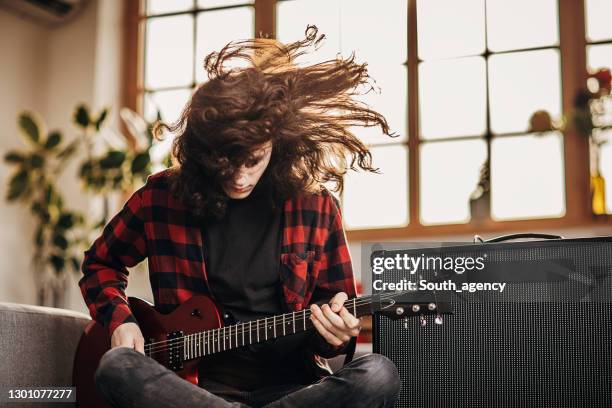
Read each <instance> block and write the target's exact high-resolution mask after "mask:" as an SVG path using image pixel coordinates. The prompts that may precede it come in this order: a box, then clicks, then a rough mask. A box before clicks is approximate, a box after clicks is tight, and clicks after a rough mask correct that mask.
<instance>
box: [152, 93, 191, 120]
mask: <svg viewBox="0 0 612 408" xmlns="http://www.w3.org/2000/svg"><path fill="white" fill-rule="evenodd" d="M191 93H192V90H191V89H178V90H172V91H159V92H149V93H147V94H146V95H145V99H144V113H145V118H146V120H147V121H149V122H152V121H154V120H155V119H156V118H157V111H158V110H159V111H160V112H161V116H162V120H163V121H164V122H174V121H176V120H177V119H178V118H179V116H180V114H181V111H182V110H183V108H184V107H185V104H186V103H187V101H188V100H189V97H190V96H191Z"/></svg>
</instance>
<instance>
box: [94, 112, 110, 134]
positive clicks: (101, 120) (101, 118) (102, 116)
mask: <svg viewBox="0 0 612 408" xmlns="http://www.w3.org/2000/svg"><path fill="white" fill-rule="evenodd" d="M106 115H108V109H107V108H104V110H103V111H102V112H101V113H100V116H98V119H97V120H96V123H95V125H96V130H100V128H101V127H102V123H104V120H105V119H106Z"/></svg>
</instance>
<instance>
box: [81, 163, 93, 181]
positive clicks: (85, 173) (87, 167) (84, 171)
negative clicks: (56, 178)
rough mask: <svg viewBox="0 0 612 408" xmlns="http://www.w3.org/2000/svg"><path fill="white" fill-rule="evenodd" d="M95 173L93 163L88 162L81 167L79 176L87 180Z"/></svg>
mask: <svg viewBox="0 0 612 408" xmlns="http://www.w3.org/2000/svg"><path fill="white" fill-rule="evenodd" d="M92 171H93V163H92V162H90V161H86V162H85V163H83V164H82V165H81V169H80V170H79V176H81V177H83V178H87V177H89V176H90V175H91V173H92Z"/></svg>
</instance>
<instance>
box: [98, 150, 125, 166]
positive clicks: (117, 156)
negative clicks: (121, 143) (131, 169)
mask: <svg viewBox="0 0 612 408" xmlns="http://www.w3.org/2000/svg"><path fill="white" fill-rule="evenodd" d="M124 160H125V152H122V151H119V150H111V151H109V152H108V153H107V154H106V157H104V158H103V159H102V160H100V166H101V167H102V168H103V169H115V168H117V167H121V165H122V164H123V161H124Z"/></svg>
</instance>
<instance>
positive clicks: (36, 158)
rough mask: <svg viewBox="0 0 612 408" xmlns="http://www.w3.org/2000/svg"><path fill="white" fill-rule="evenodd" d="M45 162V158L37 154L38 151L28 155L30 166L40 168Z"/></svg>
mask: <svg viewBox="0 0 612 408" xmlns="http://www.w3.org/2000/svg"><path fill="white" fill-rule="evenodd" d="M44 164H45V158H44V157H43V156H42V155H40V154H38V153H32V155H31V156H30V165H31V166H32V168H35V169H40V168H41V167H42V166H44Z"/></svg>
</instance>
